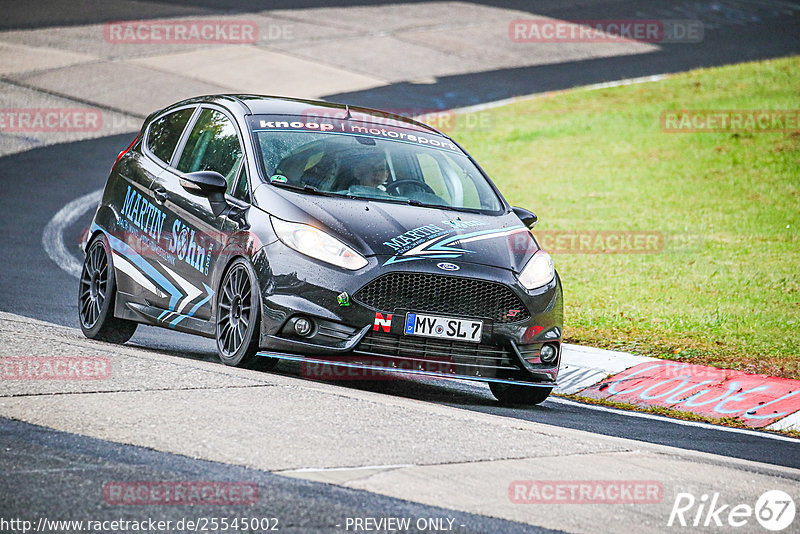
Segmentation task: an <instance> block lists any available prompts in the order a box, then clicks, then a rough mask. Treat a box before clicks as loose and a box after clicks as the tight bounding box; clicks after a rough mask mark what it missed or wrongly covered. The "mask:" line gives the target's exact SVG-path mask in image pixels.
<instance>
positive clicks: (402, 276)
mask: <svg viewBox="0 0 800 534" xmlns="http://www.w3.org/2000/svg"><path fill="white" fill-rule="evenodd" d="M353 298H354V299H355V300H356V301H358V302H360V303H361V304H364V305H366V306H370V307H372V308H375V309H377V310H387V311H389V310H410V311H420V312H428V313H442V314H445V315H454V316H457V317H480V318H484V319H491V320H493V321H496V322H498V323H510V322H514V321H522V320H525V319H529V318H530V313H529V312H528V310H527V309H526V308H525V305H524V304H523V303H522V301H521V300H520V299H519V297H517V296H516V295H515V294H514V292H513V291H511V289H510V288H509V287H507V286H504V285H503V284H498V283H496V282H487V281H486V280H478V279H475V278H460V277H457V276H442V275H437V274H425V273H389V274H385V275H383V276H380V277H378V278H376V279H375V280H373V281H371V282H370V283H368V284H367V285H365V286H364V287H362V288H361V289H359V290H358V291H357V292H356V293H355V295H353Z"/></svg>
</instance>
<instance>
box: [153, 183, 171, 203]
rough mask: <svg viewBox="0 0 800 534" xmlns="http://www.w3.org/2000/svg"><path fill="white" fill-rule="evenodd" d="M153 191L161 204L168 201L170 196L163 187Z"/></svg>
mask: <svg viewBox="0 0 800 534" xmlns="http://www.w3.org/2000/svg"><path fill="white" fill-rule="evenodd" d="M153 193H154V194H155V196H156V202H158V203H159V204H163V203H164V202H166V201H167V198H169V196H168V195H167V190H166V189H162V188H160V187H159V188H158V189H156V190H154V191H153Z"/></svg>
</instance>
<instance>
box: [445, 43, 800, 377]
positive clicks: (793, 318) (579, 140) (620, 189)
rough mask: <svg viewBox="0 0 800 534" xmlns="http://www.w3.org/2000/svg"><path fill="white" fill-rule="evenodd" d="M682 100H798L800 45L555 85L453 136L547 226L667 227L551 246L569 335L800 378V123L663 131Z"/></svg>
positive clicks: (706, 105)
mask: <svg viewBox="0 0 800 534" xmlns="http://www.w3.org/2000/svg"><path fill="white" fill-rule="evenodd" d="M681 109H690V110H702V109H721V110H726V109H728V110H730V109H784V110H797V109H800V56H798V57H792V58H784V59H779V60H772V61H764V62H757V63H746V64H740V65H733V66H727V67H721V68H713V69H702V70H696V71H692V72H688V73H685V74H680V75H675V76H671V77H668V78H667V79H665V80H663V81H660V82H653V83H645V84H639V85H630V86H626V87H617V88H610V89H603V90H592V91H586V90H580V89H579V90H571V91H564V92H559V93H554V94H551V95H547V96H542V97H540V98H535V99H531V100H526V101H521V102H517V103H514V104H511V105H508V106H504V107H501V108H495V109H493V110H490V111H486V112H482V114H481V117H479V118H475V117H473V118H472V120H471V121H470V122H469V123H470V124H483V125H486V124H489V125H490V126H491V127H490V128H485V127H484V128H472V129H470V128H461V129H459V128H458V124H459V121H457V122H456V128H455V129H454V130H452V131H451V132H450V133H451V134H452V135H453V137H454V138H455V139H457V140H458V141H459V142H460V143H462V144H463V146H464V147H465V148H466V149H467V150H468V151H469V152H470V153H471V154H472V155H473V156H475V158H476V159H477V160H478V161H479V162H480V163H481V165H482V166H483V167H484V168H485V169H486V171H487V172H488V173H489V175H490V176H491V177H492V178H493V180H494V181H495V182H496V183H497V185H498V187H499V188H500V189H501V191H503V194H504V195H505V196H506V198H507V199H508V200H509V202H511V203H512V204H514V205H518V206H523V207H526V208H529V209H531V210H533V211H534V212H535V213H536V214H537V215H538V216H539V221H540V222H539V226H538V227H537V230H570V231H592V230H622V231H659V232H662V233H663V234H664V235H665V237H666V246H665V249H664V251H663V252H661V253H655V254H560V255H555V262H556V267H557V269H558V271H559V273H560V275H561V278H562V281H563V284H564V299H565V337H566V339H567V340H568V341H572V342H576V343H584V344H589V345H596V346H602V347H607V348H615V349H622V350H628V351H631V352H634V353H637V354H643V355H649V356H657V357H663V358H670V359H675V360H681V361H685V362H689V363H703V364H709V365H714V366H717V367H725V368H733V369H740V370H744V371H749V372H760V373H766V374H771V375H777V376H785V377H792V378H800V132H794V133H786V132H784V133H765V132H754V133H665V132H662V131H661V127H660V123H659V117H660V115H661V112H662V111H664V110H681ZM535 233H536V232H534V234H535ZM685 236H689V237H690V238H691V240H690V242H689V243H684V242H683V241H681V239H682V238H684V237H685Z"/></svg>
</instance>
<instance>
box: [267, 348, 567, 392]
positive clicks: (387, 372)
mask: <svg viewBox="0 0 800 534" xmlns="http://www.w3.org/2000/svg"><path fill="white" fill-rule="evenodd" d="M256 356H261V357H264V358H275V359H278V360H284V361H290V362H300V363H304V364H306V365H308V364H314V365H330V366H333V367H342V368H350V369H364V370H369V371H377V374H376V376H375V380H380V379H381V378H385V377H386V376H392V375H417V376H429V377H434V378H447V379H450V380H469V381H472V382H494V383H497V384H512V385H517V386H531V387H541V388H554V387H556V386H557V384H556V383H555V382H528V381H525V380H514V379H513V378H494V377H486V376H469V375H459V374H454V373H442V372H438V371H428V370H425V369H409V368H403V367H387V366H384V365H372V364H366V363H359V362H348V361H342V360H335V359H323V358H317V357H313V358H312V357H308V356H300V355H297V354H287V353H282V352H266V351H262V352H259V353H257V354H256ZM357 379H361V380H363V379H364V377H359V378H356V377H354V378H353V380H357Z"/></svg>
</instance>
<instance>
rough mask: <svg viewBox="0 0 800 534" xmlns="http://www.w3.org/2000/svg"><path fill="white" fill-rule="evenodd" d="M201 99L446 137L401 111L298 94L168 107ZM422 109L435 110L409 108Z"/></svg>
mask: <svg viewBox="0 0 800 534" xmlns="http://www.w3.org/2000/svg"><path fill="white" fill-rule="evenodd" d="M204 102H205V103H215V104H220V105H223V106H225V107H228V108H230V107H232V106H231V105H232V104H234V103H235V102H238V103H239V104H240V105H242V106H244V108H245V113H248V114H252V115H292V116H309V117H310V118H313V117H327V118H330V119H338V120H345V119H346V120H352V121H358V122H367V123H375V124H379V125H384V126H386V125H387V120H390V121H391V123H392V124H393V125H396V126H400V127H403V128H407V129H410V130H418V131H425V132H432V133H436V134H438V135H442V136H444V137H448V136H446V135H445V134H443V133H442V132H440V131H439V130H437V129H436V128H434V127H432V126H429V125H427V124H425V123H423V122H419V121H416V120H414V119H411V118H409V117H406V116H404V115H400V114H395V113H391V112H388V111H381V110H377V109H371V108H365V107H361V106H348V105H346V104H336V103H333V102H324V101H321V100H304V99H300V98H287V97H281V96H269V95H254V94H220V95H207V96H201V97H195V98H190V99H188V100H184V101H181V102H178V103H176V104H174V105H172V106H170V108H172V107H177V106H180V105H185V104H198V103H204ZM423 111H425V112H426V113H435V111H431V110H422V109H420V110H411V109H410V110H409V112H417V113H418V114H421V112H423Z"/></svg>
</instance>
